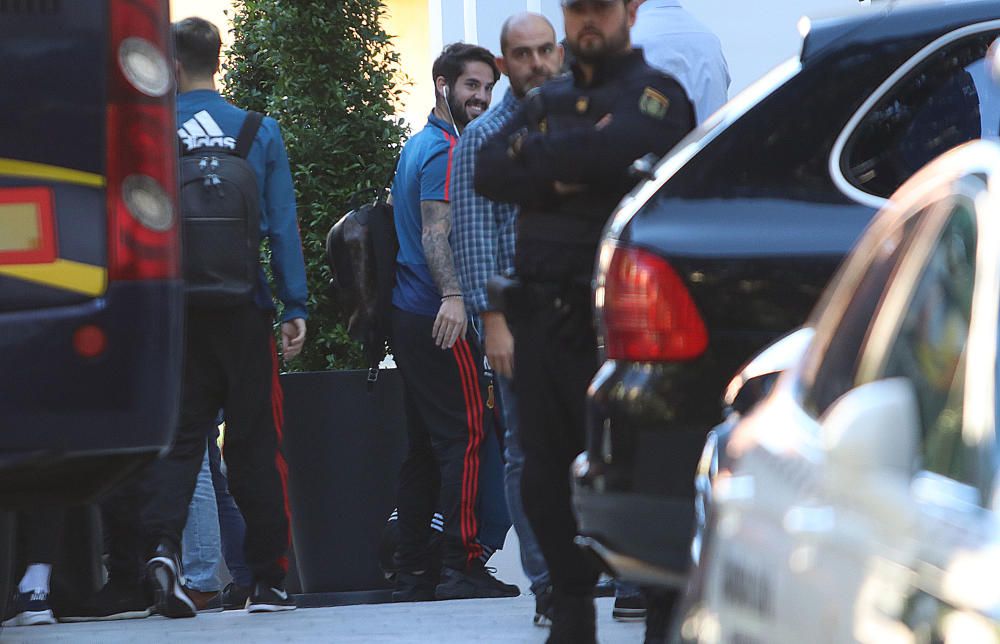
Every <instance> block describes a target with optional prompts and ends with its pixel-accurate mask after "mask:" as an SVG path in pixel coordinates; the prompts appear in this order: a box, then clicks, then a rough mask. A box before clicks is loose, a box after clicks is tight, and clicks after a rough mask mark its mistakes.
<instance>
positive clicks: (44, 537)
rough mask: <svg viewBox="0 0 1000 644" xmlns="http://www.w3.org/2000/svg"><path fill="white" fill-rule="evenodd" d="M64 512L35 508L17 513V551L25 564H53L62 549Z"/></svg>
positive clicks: (55, 509)
mask: <svg viewBox="0 0 1000 644" xmlns="http://www.w3.org/2000/svg"><path fill="white" fill-rule="evenodd" d="M65 522H66V512H65V510H63V509H62V508H37V509H34V510H23V511H21V512H18V513H17V535H18V541H19V544H18V545H19V548H18V549H19V551H20V552H21V553H22V557H23V560H24V563H25V564H50V565H51V564H53V563H55V561H56V558H57V557H58V555H59V552H60V549H61V548H62V538H63V527H64V525H65Z"/></svg>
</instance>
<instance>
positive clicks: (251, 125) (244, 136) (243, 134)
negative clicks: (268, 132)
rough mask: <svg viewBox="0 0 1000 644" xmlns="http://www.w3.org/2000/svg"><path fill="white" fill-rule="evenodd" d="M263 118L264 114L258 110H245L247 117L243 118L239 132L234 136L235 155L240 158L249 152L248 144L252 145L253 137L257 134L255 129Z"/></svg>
mask: <svg viewBox="0 0 1000 644" xmlns="http://www.w3.org/2000/svg"><path fill="white" fill-rule="evenodd" d="M263 120H264V115H263V114H261V113H260V112H247V117H246V118H245V119H243V127H241V128H240V133H239V134H238V135H237V136H236V152H235V154H236V156H238V157H239V158H241V159H245V158H247V155H248V154H250V146H252V145H253V139H254V137H255V136H257V130H259V129H260V124H261V122H263Z"/></svg>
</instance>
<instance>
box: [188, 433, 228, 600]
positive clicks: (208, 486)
mask: <svg viewBox="0 0 1000 644" xmlns="http://www.w3.org/2000/svg"><path fill="white" fill-rule="evenodd" d="M181 554H182V556H183V560H184V576H185V584H186V585H187V587H188V588H191V589H193V590H200V591H202V592H214V591H217V590H219V589H220V587H221V585H222V583H221V581H220V580H219V562H220V561H221V559H222V548H221V544H220V540H219V513H218V510H217V508H216V504H215V488H214V486H213V485H212V472H211V469H210V468H209V464H208V450H207V449H206V450H205V456H204V458H203V459H202V463H201V470H200V471H199V472H198V481H197V483H196V484H195V488H194V494H193V495H192V496H191V505H189V506H188V518H187V523H186V524H185V525H184V534H183V537H182V539H181Z"/></svg>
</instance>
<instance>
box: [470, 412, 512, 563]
mask: <svg viewBox="0 0 1000 644" xmlns="http://www.w3.org/2000/svg"><path fill="white" fill-rule="evenodd" d="M487 411H493V410H487ZM480 458H481V459H482V461H481V465H480V470H479V501H478V503H477V505H476V512H477V516H478V518H479V541H480V543H481V544H482V546H483V548H484V549H485V550H486V554H493V551H495V550H500V549H502V548H503V542H504V540H505V539H506V538H507V531H508V530H510V513H509V512H508V511H507V500H506V499H505V498H504V464H503V458H501V456H500V439H499V438H498V437H497V435H496V432H493V431H487V432H486V436H484V437H483V446H482V449H481V450H480Z"/></svg>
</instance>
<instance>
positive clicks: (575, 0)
mask: <svg viewBox="0 0 1000 644" xmlns="http://www.w3.org/2000/svg"><path fill="white" fill-rule="evenodd" d="M584 1H585V0H562V6H564V7H570V6H572V5H575V4H579V3H581V2H584ZM589 1H590V2H603V3H604V4H611V3H613V2H621V0H589Z"/></svg>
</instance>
